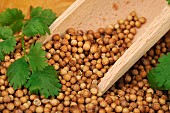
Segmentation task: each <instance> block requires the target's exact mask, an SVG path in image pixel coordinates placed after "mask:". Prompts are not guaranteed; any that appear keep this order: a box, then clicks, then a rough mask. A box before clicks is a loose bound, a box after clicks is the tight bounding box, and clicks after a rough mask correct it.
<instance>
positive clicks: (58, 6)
mask: <svg viewBox="0 0 170 113" xmlns="http://www.w3.org/2000/svg"><path fill="white" fill-rule="evenodd" d="M74 1H75V0H0V12H2V11H3V10H5V9H6V8H19V9H21V10H22V11H23V13H24V14H26V15H27V17H28V15H29V10H30V6H33V7H36V6H42V7H44V8H50V9H52V10H53V11H54V12H55V13H56V14H57V15H60V14H61V13H62V12H64V11H65V10H66V9H67V8H68V7H69V6H70V5H71V4H72V3H73V2H74Z"/></svg>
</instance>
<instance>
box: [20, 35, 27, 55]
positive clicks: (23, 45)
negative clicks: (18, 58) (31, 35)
mask: <svg viewBox="0 0 170 113" xmlns="http://www.w3.org/2000/svg"><path fill="white" fill-rule="evenodd" d="M21 44H22V49H23V51H24V55H26V49H25V41H24V35H22V37H21Z"/></svg>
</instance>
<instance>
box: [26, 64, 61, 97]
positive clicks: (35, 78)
mask: <svg viewBox="0 0 170 113" xmlns="http://www.w3.org/2000/svg"><path fill="white" fill-rule="evenodd" d="M25 87H26V88H29V91H30V92H31V93H36V94H38V93H40V94H41V95H44V96H45V97H46V98H47V97H49V96H55V95H58V94H59V91H60V88H61V84H60V83H59V80H58V76H57V73H56V70H55V69H54V67H53V66H47V67H45V68H44V70H42V71H36V72H34V73H33V74H32V75H31V77H30V79H29V80H28V82H27V84H26V85H25Z"/></svg>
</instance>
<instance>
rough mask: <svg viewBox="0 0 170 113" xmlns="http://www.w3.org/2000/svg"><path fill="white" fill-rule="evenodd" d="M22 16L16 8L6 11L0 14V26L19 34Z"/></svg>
mask: <svg viewBox="0 0 170 113" xmlns="http://www.w3.org/2000/svg"><path fill="white" fill-rule="evenodd" d="M23 20H24V15H23V13H22V11H21V10H19V9H17V8H13V9H9V8H8V9H6V10H5V11H4V12H2V13H1V14H0V25H2V26H9V27H10V28H11V29H12V30H13V32H14V33H16V32H19V31H20V30H21V28H22V26H23Z"/></svg>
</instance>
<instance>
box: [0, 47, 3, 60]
mask: <svg viewBox="0 0 170 113" xmlns="http://www.w3.org/2000/svg"><path fill="white" fill-rule="evenodd" d="M2 60H4V54H3V53H2V51H1V47H0V61H2Z"/></svg>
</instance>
